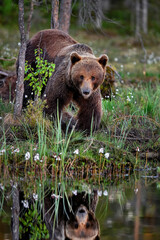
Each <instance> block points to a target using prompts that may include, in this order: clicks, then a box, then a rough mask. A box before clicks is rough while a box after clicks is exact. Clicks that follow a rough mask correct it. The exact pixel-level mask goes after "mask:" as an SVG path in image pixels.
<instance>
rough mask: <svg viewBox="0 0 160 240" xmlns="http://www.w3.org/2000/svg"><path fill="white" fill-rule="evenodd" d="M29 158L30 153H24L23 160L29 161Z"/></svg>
mask: <svg viewBox="0 0 160 240" xmlns="http://www.w3.org/2000/svg"><path fill="white" fill-rule="evenodd" d="M30 157H31V154H30V152H26V154H25V160H26V161H27V160H29V159H30Z"/></svg>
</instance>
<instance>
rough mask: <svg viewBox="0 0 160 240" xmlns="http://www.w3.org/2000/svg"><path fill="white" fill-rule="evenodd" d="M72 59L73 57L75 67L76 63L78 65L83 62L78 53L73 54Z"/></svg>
mask: <svg viewBox="0 0 160 240" xmlns="http://www.w3.org/2000/svg"><path fill="white" fill-rule="evenodd" d="M70 57H71V63H72V65H74V64H75V63H77V62H79V61H80V60H81V56H79V55H78V53H76V52H73V53H71V55H70Z"/></svg>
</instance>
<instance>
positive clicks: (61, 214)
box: [43, 190, 100, 240]
mask: <svg viewBox="0 0 160 240" xmlns="http://www.w3.org/2000/svg"><path fill="white" fill-rule="evenodd" d="M59 197H60V196H56V195H54V194H53V195H51V193H50V192H49V193H48V194H47V195H46V197H45V199H44V210H43V213H44V221H45V224H46V227H47V229H48V231H49V236H50V240H53V239H54V240H85V239H86V240H99V239H100V227H99V223H98V220H97V219H96V217H95V210H96V206H97V203H98V193H97V191H96V190H94V191H93V192H92V193H91V194H87V193H85V192H79V193H77V195H72V196H68V197H67V198H66V197H63V198H60V199H59ZM56 213H57V215H55V214H56Z"/></svg>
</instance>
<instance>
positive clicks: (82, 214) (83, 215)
mask: <svg viewBox="0 0 160 240" xmlns="http://www.w3.org/2000/svg"><path fill="white" fill-rule="evenodd" d="M76 218H77V221H78V222H79V223H84V224H85V223H86V221H87V219H88V210H87V208H86V207H85V206H83V205H81V206H80V207H79V208H78V210H77V213H76Z"/></svg>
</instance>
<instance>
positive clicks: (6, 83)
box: [0, 74, 17, 101]
mask: <svg viewBox="0 0 160 240" xmlns="http://www.w3.org/2000/svg"><path fill="white" fill-rule="evenodd" d="M16 81H17V76H16V74H13V75H11V76H7V77H5V78H4V79H2V80H1V81H0V98H2V99H3V100H4V101H8V100H11V101H12V100H13V99H14V97H15V88H16Z"/></svg>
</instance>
